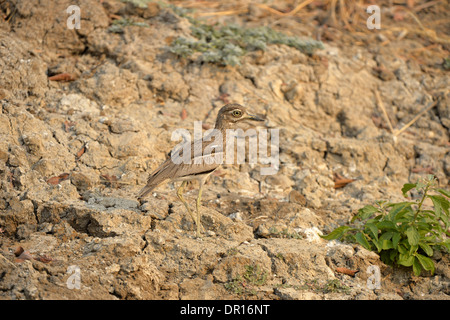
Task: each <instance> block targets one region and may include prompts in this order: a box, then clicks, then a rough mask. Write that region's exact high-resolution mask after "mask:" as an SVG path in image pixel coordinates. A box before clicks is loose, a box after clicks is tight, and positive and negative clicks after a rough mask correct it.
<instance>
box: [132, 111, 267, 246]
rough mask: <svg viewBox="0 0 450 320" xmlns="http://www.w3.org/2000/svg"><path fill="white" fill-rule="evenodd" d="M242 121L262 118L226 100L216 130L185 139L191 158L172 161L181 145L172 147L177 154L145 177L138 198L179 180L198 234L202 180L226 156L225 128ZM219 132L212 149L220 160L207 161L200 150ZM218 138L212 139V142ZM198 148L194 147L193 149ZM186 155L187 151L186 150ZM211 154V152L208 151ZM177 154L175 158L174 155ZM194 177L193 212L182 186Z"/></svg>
mask: <svg viewBox="0 0 450 320" xmlns="http://www.w3.org/2000/svg"><path fill="white" fill-rule="evenodd" d="M245 121H256V122H262V121H265V120H264V119H262V118H261V117H259V116H256V115H254V114H251V113H249V112H248V111H247V109H246V108H245V107H243V106H242V105H240V104H237V103H229V104H226V105H225V106H223V107H222V108H221V109H220V110H219V112H218V114H217V119H216V122H215V127H214V129H215V131H214V130H212V131H211V133H210V134H209V135H206V136H205V137H204V138H203V139H201V141H199V140H194V141H193V142H189V141H187V143H190V146H188V145H186V144H185V145H183V146H182V147H185V148H187V149H189V148H190V151H191V152H190V159H189V160H190V161H188V162H186V161H183V162H181V161H174V160H180V159H181V157H182V156H183V152H184V150H187V149H184V148H181V149H182V150H180V148H179V149H177V150H175V149H174V150H172V152H171V155H173V154H174V153H175V154H177V155H178V156H171V157H169V158H168V159H167V160H165V161H164V162H163V163H162V164H161V165H160V166H159V167H158V168H157V169H155V170H154V171H153V172H152V173H151V174H150V175H149V177H148V180H147V184H146V185H145V187H144V188H142V190H141V191H140V192H139V193H138V195H137V198H138V200H140V201H142V200H143V198H144V197H146V196H147V195H148V194H149V193H150V192H152V191H153V189H155V188H156V187H157V186H159V185H160V184H162V183H163V182H166V181H168V180H169V181H171V182H177V181H181V185H180V186H179V187H178V189H177V197H178V199H179V200H180V201H181V202H182V203H183V204H184V206H185V208H186V210H187V212H188V213H189V215H190V216H191V218H192V220H193V222H194V225H195V226H196V237H197V238H201V232H202V229H203V226H202V224H201V221H200V220H201V214H200V205H201V197H202V189H203V185H204V184H205V181H206V180H207V179H208V177H209V176H210V175H211V173H213V172H214V171H215V170H216V169H217V168H219V167H220V165H221V164H222V162H223V159H225V150H226V147H225V145H226V130H227V129H233V128H236V126H237V124H238V123H240V122H245ZM217 132H220V133H221V135H222V139H223V140H222V144H220V143H219V144H218V145H217V146H220V147H218V148H216V149H215V150H214V156H218V158H216V159H221V160H222V161H208V160H207V159H206V158H205V155H204V154H203V151H205V148H207V147H208V146H210V147H211V144H212V143H211V138H212V135H213V134H215V133H217ZM215 142H217V141H214V143H215ZM199 147H201V148H202V152H201V153H196V150H197V149H198V148H199ZM196 148H197V149H196ZM187 154H188V155H189V153H187ZM210 156H211V157H212V156H213V155H212V154H211V155H210ZM177 157H178V158H177ZM192 180H197V181H198V182H199V189H198V195H197V201H196V215H194V213H193V212H192V211H191V209H190V208H189V205H188V203H187V202H186V200H185V199H184V197H183V193H184V188H185V187H186V184H187V182H188V181H192Z"/></svg>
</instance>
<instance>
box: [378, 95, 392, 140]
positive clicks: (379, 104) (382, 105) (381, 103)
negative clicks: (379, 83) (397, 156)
mask: <svg viewBox="0 0 450 320" xmlns="http://www.w3.org/2000/svg"><path fill="white" fill-rule="evenodd" d="M375 98H376V99H377V104H378V106H379V107H380V108H381V110H382V111H383V114H384V117H385V118H386V121H387V123H388V125H389V130H391V133H392V134H395V131H394V128H393V127H392V123H391V120H390V119H389V116H388V114H387V112H386V108H385V107H384V103H383V101H382V100H381V97H380V93H379V92H378V90H375Z"/></svg>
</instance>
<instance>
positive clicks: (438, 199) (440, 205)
mask: <svg viewBox="0 0 450 320" xmlns="http://www.w3.org/2000/svg"><path fill="white" fill-rule="evenodd" d="M428 198H430V199H431V201H433V205H434V208H435V211H436V216H437V217H438V218H439V217H440V210H444V212H445V214H446V215H447V216H448V215H449V212H448V209H449V207H450V204H449V202H448V200H447V199H445V198H444V197H443V196H428ZM438 210H439V213H438Z"/></svg>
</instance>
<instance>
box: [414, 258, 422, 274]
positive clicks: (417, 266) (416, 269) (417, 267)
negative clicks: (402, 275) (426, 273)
mask: <svg viewBox="0 0 450 320" xmlns="http://www.w3.org/2000/svg"><path fill="white" fill-rule="evenodd" d="M412 267H413V271H414V274H415V275H416V276H420V272H421V271H422V267H421V266H420V262H419V259H416V258H415V257H414V256H413V264H412Z"/></svg>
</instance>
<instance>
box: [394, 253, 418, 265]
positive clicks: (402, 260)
mask: <svg viewBox="0 0 450 320" xmlns="http://www.w3.org/2000/svg"><path fill="white" fill-rule="evenodd" d="M413 262H414V256H413V255H409V254H403V253H400V254H399V256H398V260H397V263H398V264H401V265H402V266H405V267H411V266H412V264H413Z"/></svg>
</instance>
